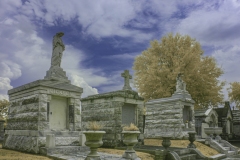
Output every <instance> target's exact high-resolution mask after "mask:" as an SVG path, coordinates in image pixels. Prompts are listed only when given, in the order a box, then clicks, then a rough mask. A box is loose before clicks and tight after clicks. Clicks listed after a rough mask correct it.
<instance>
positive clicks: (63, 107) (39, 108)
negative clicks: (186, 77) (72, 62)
mask: <svg viewBox="0 0 240 160" xmlns="http://www.w3.org/2000/svg"><path fill="white" fill-rule="evenodd" d="M62 36H63V33H62V32H60V33H57V34H56V35H55V36H54V38H53V50H52V60H51V67H50V69H49V70H48V71H47V75H46V76H45V78H44V79H41V80H36V81H34V82H30V83H28V84H25V85H22V86H20V87H16V88H13V89H11V90H9V91H8V94H9V100H10V107H9V112H8V119H7V122H8V124H7V128H6V131H5V140H4V143H3V148H8V149H14V150H20V151H25V152H32V153H43V154H46V152H47V149H48V148H52V147H55V146H56V147H60V146H71V147H72V146H73V147H74V146H78V145H79V134H80V133H79V131H80V130H81V117H80V98H81V94H82V92H83V89H82V88H81V87H77V86H74V85H72V84H70V81H69V80H68V78H67V76H66V72H65V71H63V69H62V68H61V59H62V54H63V51H64V49H65V47H64V44H63V42H62V40H61V37H62ZM46 137H48V138H46ZM46 141H47V142H46ZM49 144H50V145H49ZM53 144H54V145H53Z"/></svg>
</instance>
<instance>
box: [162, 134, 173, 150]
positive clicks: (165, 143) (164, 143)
mask: <svg viewBox="0 0 240 160" xmlns="http://www.w3.org/2000/svg"><path fill="white" fill-rule="evenodd" d="M171 138H172V136H168V135H166V136H162V139H163V141H162V146H163V147H164V148H165V150H168V147H170V146H171V141H170V140H171Z"/></svg>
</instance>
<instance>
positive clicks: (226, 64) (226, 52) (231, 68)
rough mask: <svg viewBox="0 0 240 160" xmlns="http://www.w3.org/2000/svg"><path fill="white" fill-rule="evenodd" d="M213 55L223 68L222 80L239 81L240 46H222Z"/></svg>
mask: <svg viewBox="0 0 240 160" xmlns="http://www.w3.org/2000/svg"><path fill="white" fill-rule="evenodd" d="M212 56H213V57H214V58H215V59H216V60H217V62H218V64H219V65H220V66H221V67H222V68H223V70H224V75H223V76H222V77H221V79H222V80H225V81H228V82H234V81H238V82H240V76H239V64H240V47H239V46H233V47H230V48H225V49H224V48H222V49H218V50H216V51H215V52H214V53H213V54H212Z"/></svg>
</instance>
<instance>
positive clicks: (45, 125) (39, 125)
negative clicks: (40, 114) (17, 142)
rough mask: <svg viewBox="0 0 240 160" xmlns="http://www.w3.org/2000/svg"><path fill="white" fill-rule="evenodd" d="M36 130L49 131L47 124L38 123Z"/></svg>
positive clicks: (44, 122) (43, 122)
mask: <svg viewBox="0 0 240 160" xmlns="http://www.w3.org/2000/svg"><path fill="white" fill-rule="evenodd" d="M38 130H49V122H46V121H39V122H38Z"/></svg>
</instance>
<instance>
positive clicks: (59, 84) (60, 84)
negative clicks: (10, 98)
mask: <svg viewBox="0 0 240 160" xmlns="http://www.w3.org/2000/svg"><path fill="white" fill-rule="evenodd" d="M39 86H43V87H44V86H45V87H51V88H55V89H63V90H67V91H73V92H79V93H82V92H83V89H82V88H81V87H78V86H75V85H72V84H70V83H67V82H64V81H57V80H45V79H41V80H36V81H33V82H30V83H27V84H25V85H22V86H19V87H16V88H13V89H10V90H9V91H8V94H13V93H16V92H20V91H23V90H27V89H30V88H34V87H39Z"/></svg>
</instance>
